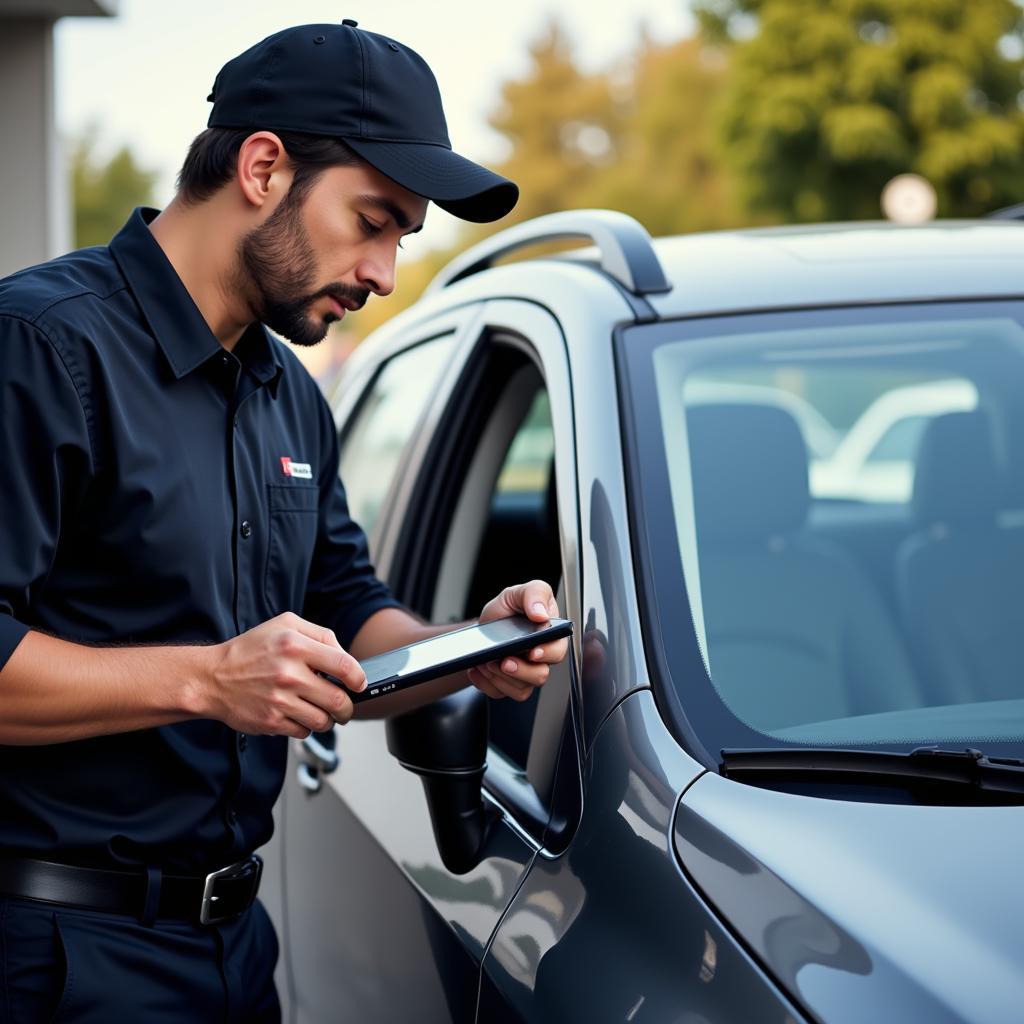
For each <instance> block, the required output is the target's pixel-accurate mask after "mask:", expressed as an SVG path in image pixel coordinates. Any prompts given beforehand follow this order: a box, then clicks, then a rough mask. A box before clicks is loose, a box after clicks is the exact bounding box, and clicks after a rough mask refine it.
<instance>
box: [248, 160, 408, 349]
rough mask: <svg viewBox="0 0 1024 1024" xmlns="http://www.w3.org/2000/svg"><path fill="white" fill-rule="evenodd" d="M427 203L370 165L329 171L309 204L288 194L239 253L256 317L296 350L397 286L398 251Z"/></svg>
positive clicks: (315, 186) (314, 189)
mask: <svg viewBox="0 0 1024 1024" xmlns="http://www.w3.org/2000/svg"><path fill="white" fill-rule="evenodd" d="M426 207H427V201H426V200H425V199H423V198H421V197H420V196H417V195H414V194H413V193H412V192H409V191H407V190H406V189H404V188H402V187H401V186H400V185H397V184H395V182H393V181H391V180H390V179H389V178H386V177H385V176H384V175H383V174H380V173H379V172H378V171H376V170H374V169H373V168H372V167H370V166H369V165H367V164H364V163H359V164H355V165H352V166H345V167H331V168H328V169H327V170H326V171H324V172H323V173H322V174H321V175H320V177H319V178H317V180H316V182H315V183H314V184H313V186H312V188H311V189H310V190H309V191H308V193H306V195H305V196H304V198H300V199H296V191H295V190H294V189H293V190H291V191H290V192H289V193H288V194H287V195H286V196H285V197H284V198H283V199H282V200H281V201H280V203H278V205H277V207H276V208H275V209H274V211H273V213H272V214H271V215H270V216H269V217H268V218H267V219H266V220H265V221H264V222H263V223H262V224H261V225H260V226H259V227H257V228H254V229H253V230H252V231H250V232H249V234H247V235H246V236H245V237H244V238H243V239H242V241H241V242H240V244H239V247H238V268H237V271H238V276H239V284H240V285H241V287H242V288H243V289H244V291H245V292H247V293H248V294H249V295H250V301H251V303H252V308H253V313H254V315H255V316H256V319H258V320H260V321H262V322H263V323H264V324H266V325H267V326H268V327H269V328H270V329H271V330H273V331H276V332H277V333H278V334H280V335H282V336H283V337H285V338H288V339H289V340H290V341H292V342H294V343H295V344H296V345H315V344H316V343H317V342H319V341H322V340H323V338H324V336H325V335H326V334H327V328H328V326H329V325H330V324H331V323H332V322H333V321H335V320H340V319H341V318H342V317H344V315H345V313H346V311H347V310H349V309H359V308H360V307H361V306H362V305H363V304H364V303H365V302H366V300H367V298H368V297H369V295H370V293H371V292H374V293H375V294H377V295H388V294H389V293H390V292H391V291H392V290H393V289H394V284H395V250H396V248H397V246H398V245H399V243H400V240H401V238H402V236H403V235H406V234H412V233H413V232H414V231H418V230H419V229H420V228H421V227H422V225H423V217H424V214H425V213H426Z"/></svg>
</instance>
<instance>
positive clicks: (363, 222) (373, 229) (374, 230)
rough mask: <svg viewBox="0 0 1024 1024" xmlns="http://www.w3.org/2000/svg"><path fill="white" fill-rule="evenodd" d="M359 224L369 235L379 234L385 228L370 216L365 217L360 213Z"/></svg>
mask: <svg viewBox="0 0 1024 1024" xmlns="http://www.w3.org/2000/svg"><path fill="white" fill-rule="evenodd" d="M359 226H360V227H361V228H362V229H363V232H364V234H367V235H371V236H372V235H379V234H380V233H381V231H383V230H384V229H383V228H382V227H381V226H380V225H379V224H374V223H373V221H372V220H370V219H369V218H368V217H364V216H363V215H362V214H359Z"/></svg>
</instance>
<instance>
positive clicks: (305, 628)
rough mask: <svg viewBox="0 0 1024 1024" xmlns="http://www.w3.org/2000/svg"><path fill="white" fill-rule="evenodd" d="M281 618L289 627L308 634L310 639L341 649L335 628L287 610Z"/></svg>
mask: <svg viewBox="0 0 1024 1024" xmlns="http://www.w3.org/2000/svg"><path fill="white" fill-rule="evenodd" d="M281 620H282V622H283V623H284V624H285V625H286V626H288V628H289V629H294V630H297V631H298V632H299V633H301V634H302V635H303V636H308V637H309V638H310V640H316V641H317V642H318V643H321V644H326V645H327V646H328V647H336V648H337V649H338V650H341V644H340V643H338V638H337V637H336V636H335V635H334V630H333V629H328V628H327V627H326V626H319V625H317V624H316V623H315V622H310V621H309V620H308V619H304V618H302V616H300V615H296V614H295V612H285V613H284V614H283V615H282V616H281Z"/></svg>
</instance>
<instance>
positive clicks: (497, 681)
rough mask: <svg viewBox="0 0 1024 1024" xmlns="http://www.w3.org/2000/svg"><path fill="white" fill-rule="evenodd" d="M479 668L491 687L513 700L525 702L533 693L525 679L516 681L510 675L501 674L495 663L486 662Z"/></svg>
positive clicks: (532, 688) (531, 687)
mask: <svg viewBox="0 0 1024 1024" xmlns="http://www.w3.org/2000/svg"><path fill="white" fill-rule="evenodd" d="M480 668H481V669H482V670H483V672H484V673H485V675H486V677H487V679H488V681H489V682H490V683H491V685H492V686H494V687H495V688H496V689H497V690H499V691H500V692H501V693H503V694H504V695H505V696H506V697H511V698H512V699H513V700H519V701H522V700H526V699H527V698H528V697H529V696H530V694H531V693H533V691H534V687H533V686H532V685H531V684H530V683H529V682H527V681H526V680H525V679H516V678H514V677H513V676H512V675H511V674H509V673H506V672H503V671H502V670H501V669H500V668H499V667H498V665H497V663H496V662H493V661H491V662H488V663H487V664H486V665H482V666H480Z"/></svg>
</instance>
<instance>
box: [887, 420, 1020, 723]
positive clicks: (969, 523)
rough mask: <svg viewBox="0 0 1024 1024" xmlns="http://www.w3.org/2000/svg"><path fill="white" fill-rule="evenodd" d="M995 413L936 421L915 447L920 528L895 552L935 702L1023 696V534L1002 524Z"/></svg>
mask: <svg viewBox="0 0 1024 1024" xmlns="http://www.w3.org/2000/svg"><path fill="white" fill-rule="evenodd" d="M1001 494H1002V487H1001V481H1000V475H999V471H998V469H997V466H996V457H995V450H994V446H993V443H992V428H991V424H990V421H989V418H988V416H987V415H986V414H985V413H984V412H983V411H981V410H975V411H973V412H957V413H949V414H947V415H943V416H936V417H935V419H933V420H932V421H931V423H929V425H928V427H927V429H926V430H925V432H924V435H923V436H922V439H921V446H920V449H919V450H918V458H917V469H916V474H915V479H914V491H913V498H912V510H913V513H914V518H915V520H916V522H917V525H918V527H919V529H918V532H917V533H915V534H914V535H913V536H911V537H909V538H908V539H907V540H906V541H904V543H903V544H902V545H901V547H900V549H899V551H898V552H897V562H896V566H897V569H896V580H897V591H898V594H899V600H900V605H901V609H902V613H903V617H904V621H905V622H906V625H907V633H908V636H909V637H910V640H911V647H912V651H913V653H914V656H915V658H916V660H917V662H918V664H919V665H920V667H921V671H922V677H923V679H924V681H925V688H926V692H927V695H928V702H929V703H930V704H952V703H960V702H966V701H980V700H999V699H1004V698H1011V697H1019V696H1020V695H1021V693H1022V692H1024V689H1022V686H1021V682H1020V671H1021V660H1022V658H1024V530H1022V529H1021V528H1020V527H1015V528H1013V527H1011V528H1003V527H1001V526H1000V525H999V522H998V512H999V506H1000V504H1001V501H1000V495H1001Z"/></svg>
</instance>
